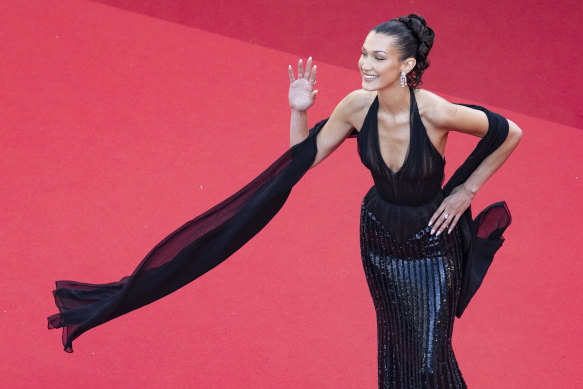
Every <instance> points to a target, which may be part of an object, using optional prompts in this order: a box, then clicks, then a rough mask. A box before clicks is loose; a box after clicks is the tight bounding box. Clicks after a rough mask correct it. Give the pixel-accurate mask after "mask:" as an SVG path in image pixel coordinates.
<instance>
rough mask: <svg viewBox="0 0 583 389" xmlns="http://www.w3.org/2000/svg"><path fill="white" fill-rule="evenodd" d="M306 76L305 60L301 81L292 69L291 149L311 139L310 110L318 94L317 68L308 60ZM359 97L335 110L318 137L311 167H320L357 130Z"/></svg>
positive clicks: (349, 98)
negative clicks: (355, 117)
mask: <svg viewBox="0 0 583 389" xmlns="http://www.w3.org/2000/svg"><path fill="white" fill-rule="evenodd" d="M306 65H307V66H306V70H305V72H304V69H303V65H302V60H301V59H300V61H299V64H298V78H297V79H295V77H294V73H293V70H292V67H291V65H290V66H289V77H290V90H289V104H290V108H291V120H290V146H293V145H295V144H297V143H300V142H302V141H303V140H304V139H306V137H307V136H308V113H307V111H308V109H309V108H310V107H311V106H312V105H313V104H314V100H315V98H316V94H317V93H318V91H317V90H313V87H314V84H315V83H316V66H314V67H312V58H311V57H310V58H308V63H307V64H306ZM354 98H355V93H354V92H353V93H350V94H349V95H348V96H346V97H345V98H344V99H342V101H340V103H338V105H337V106H336V108H335V109H334V111H333V112H332V114H331V115H330V118H329V119H328V121H327V122H326V124H325V125H324V127H323V128H322V130H320V132H319V133H318V136H317V138H316V145H317V148H318V153H317V154H316V158H315V160H314V163H313V164H312V166H311V167H314V166H316V165H317V164H318V163H320V162H321V161H323V160H324V159H325V158H326V157H327V156H328V155H330V154H331V153H332V152H333V151H334V150H336V149H337V148H338V146H340V144H342V142H343V141H344V139H346V137H347V136H348V135H349V134H350V132H351V131H352V129H353V128H354V126H353V125H352V124H351V120H350V116H351V112H352V111H354V108H355V104H353V100H354Z"/></svg>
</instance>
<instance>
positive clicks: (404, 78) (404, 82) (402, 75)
mask: <svg viewBox="0 0 583 389" xmlns="http://www.w3.org/2000/svg"><path fill="white" fill-rule="evenodd" d="M400 81H401V86H402V87H403V88H404V87H405V86H406V85H407V74H405V72H401V79H400Z"/></svg>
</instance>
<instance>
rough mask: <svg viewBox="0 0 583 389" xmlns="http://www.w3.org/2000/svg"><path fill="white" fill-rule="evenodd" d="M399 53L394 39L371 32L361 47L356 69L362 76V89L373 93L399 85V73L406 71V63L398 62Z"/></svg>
mask: <svg viewBox="0 0 583 389" xmlns="http://www.w3.org/2000/svg"><path fill="white" fill-rule="evenodd" d="M399 56H400V53H399V52H398V51H397V49H396V48H395V45H394V38H393V37H392V36H388V35H385V34H377V33H376V32H374V31H371V32H370V33H369V34H368V35H367V37H366V39H365V40H364V44H363V45H362V54H361V55H360V59H359V60H358V68H359V69H360V74H361V76H362V89H364V90H368V91H373V90H379V89H383V88H386V87H388V86H392V85H395V84H396V85H399V86H400V83H399V78H400V77H401V71H403V70H405V71H407V69H406V68H407V63H406V60H405V61H399Z"/></svg>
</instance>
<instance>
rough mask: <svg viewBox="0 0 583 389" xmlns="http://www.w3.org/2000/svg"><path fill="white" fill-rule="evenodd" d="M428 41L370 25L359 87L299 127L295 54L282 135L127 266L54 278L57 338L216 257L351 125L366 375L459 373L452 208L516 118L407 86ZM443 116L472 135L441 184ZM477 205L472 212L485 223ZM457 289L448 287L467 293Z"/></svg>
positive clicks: (403, 27)
mask: <svg viewBox="0 0 583 389" xmlns="http://www.w3.org/2000/svg"><path fill="white" fill-rule="evenodd" d="M432 43H433V32H432V31H431V29H429V28H428V27H427V26H426V25H425V21H424V20H423V18H421V17H419V16H416V15H410V17H408V18H399V20H393V21H390V22H387V23H384V24H381V25H380V26H377V27H376V28H375V29H374V30H373V31H372V32H371V33H370V34H369V35H368V36H367V38H366V40H365V42H364V45H363V51H362V57H361V59H360V61H359V67H360V69H361V73H362V77H363V81H362V82H363V89H362V90H358V91H355V92H352V93H351V94H349V95H348V96H347V97H346V98H345V99H343V100H342V101H341V102H340V103H339V104H338V106H337V107H336V109H335V110H334V112H333V113H332V116H331V117H330V119H329V120H323V121H321V122H319V123H318V124H316V126H314V128H312V130H310V131H309V132H308V131H307V116H306V110H307V109H308V108H309V107H310V106H311V105H312V104H313V102H314V98H315V95H316V91H314V90H313V85H314V83H315V81H316V68H315V66H314V67H312V66H311V60H309V61H308V64H307V65H308V66H307V69H306V72H305V73H304V72H303V67H302V66H301V64H300V70H299V74H298V79H297V80H295V79H294V77H293V73H292V72H291V70H290V78H291V81H292V82H291V86H290V96H289V97H290V104H291V107H292V119H291V143H292V147H291V148H290V149H289V150H287V151H286V152H285V153H284V154H283V155H282V156H281V157H280V158H278V160H276V161H275V162H274V163H273V164H272V165H271V166H270V167H269V168H267V169H266V170H265V171H264V172H263V173H261V174H260V175H259V176H258V177H257V178H255V179H254V180H253V181H252V182H250V183H249V184H248V185H246V186H245V187H244V188H242V189H241V190H239V191H238V192H237V193H235V194H234V195H232V196H231V197H229V198H228V199H226V200H224V201H223V202H221V203H219V204H217V205H216V206H215V207H213V208H212V209H210V210H208V211H207V212H205V213H203V214H202V215H200V216H198V217H196V218H195V219H193V220H191V221H189V222H187V223H186V224H184V225H183V226H181V227H180V228H178V229H177V230H176V231H174V232H172V233H171V234H170V235H168V236H167V237H166V238H165V239H163V240H162V241H161V242H160V243H159V244H158V245H156V246H155V247H154V248H153V249H152V250H151V251H150V252H149V253H148V255H146V257H145V258H144V259H143V260H142V261H141V262H140V264H139V265H138V266H137V267H136V269H135V270H134V272H133V273H132V274H131V275H130V276H128V277H123V278H122V279H121V280H119V281H115V282H111V283H107V284H88V283H82V282H76V281H57V283H56V284H57V288H56V289H55V291H54V292H53V294H54V298H55V303H56V305H57V307H58V308H59V313H57V314H55V315H52V316H50V317H49V318H48V326H49V328H63V333H62V341H63V345H64V347H65V351H67V352H72V351H73V350H72V342H73V340H75V339H76V338H77V337H79V336H80V335H81V334H83V333H84V332H86V331H88V330H89V329H91V328H94V327H96V326H98V325H101V324H103V323H105V322H107V321H109V320H112V319H114V318H116V317H118V316H120V315H123V314H125V313H127V312H130V311H132V310H134V309H137V308H140V307H142V306H144V305H146V304H149V303H151V302H153V301H156V300H158V299H160V298H162V297H164V296H166V295H168V294H170V293H172V292H174V291H175V290H177V289H179V288H181V287H182V286H184V285H186V284H188V283H189V282H191V281H193V280H194V279H196V278H198V277H199V276H201V275H202V274H204V273H206V272H208V271H209V270H211V269H212V268H214V267H215V266H217V265H218V264H220V263H221V262H222V261H224V260H225V259H226V258H228V257H229V256H230V255H231V254H233V253H234V252H235V251H236V250H238V249H239V248H240V247H241V246H243V245H244V244H245V243H246V242H247V241H248V240H249V239H251V238H252V237H253V236H255V235H256V234H257V233H258V232H259V231H260V230H261V229H262V228H263V227H264V226H265V225H266V224H267V223H268V222H269V221H270V220H271V218H273V216H274V215H275V214H276V213H277V212H278V211H279V209H281V207H282V206H283V204H284V203H285V201H286V199H287V196H288V195H289V193H290V191H291V189H292V187H293V186H294V185H295V184H296V183H297V182H298V181H299V180H300V179H301V177H302V176H303V174H305V172H306V171H307V170H308V169H309V168H310V167H313V166H315V165H317V164H318V163H319V162H320V161H322V160H323V159H324V158H325V157H326V156H328V155H329V154H330V153H331V152H332V151H333V150H334V149H335V148H336V147H338V145H339V144H340V143H341V142H342V141H343V140H344V139H345V138H346V137H347V136H349V135H350V134H351V131H352V129H353V128H356V129H360V130H359V132H358V145H359V153H360V155H361V158H362V161H363V163H364V164H365V165H366V166H367V167H369V169H370V170H371V172H372V174H373V178H374V180H375V184H376V185H375V187H373V188H372V189H371V191H370V192H369V193H368V194H367V195H366V197H365V199H364V202H363V204H362V223H361V226H362V229H361V247H362V258H363V263H364V269H365V273H366V276H367V280H368V283H369V286H370V290H371V293H372V296H373V301H374V304H375V307H376V310H377V313H378V329H379V331H378V334H379V386H381V387H398V388H411V387H444V386H454V387H464V386H465V384H464V381H463V379H462V377H461V374H460V372H459V369H458V367H457V364H456V361H455V357H454V355H453V351H452V350H451V330H452V325H453V319H454V314H456V315H458V316H459V315H460V314H461V311H462V310H463V307H464V305H463V304H461V307H462V308H461V310H460V301H461V299H460V288H462V287H461V286H460V284H461V279H462V275H461V272H462V266H461V261H462V254H463V253H465V248H464V249H463V248H462V243H461V235H462V232H461V231H460V230H462V229H461V228H460V227H459V226H460V225H464V224H463V223H461V224H458V222H459V221H462V222H465V223H466V225H467V221H466V220H465V219H464V218H463V217H462V215H466V216H467V215H468V211H466V209H468V207H469V204H470V202H471V200H472V198H473V196H474V195H475V193H476V191H477V190H478V189H479V188H480V186H481V185H482V184H483V183H484V182H485V181H486V179H487V178H488V177H489V176H490V175H492V174H493V173H494V171H495V170H496V169H497V168H498V167H499V166H500V165H501V164H502V163H503V162H504V160H505V159H506V158H507V157H508V155H509V154H510V152H511V151H512V150H513V149H514V147H516V144H517V143H518V140H519V138H520V130H519V129H518V127H516V125H514V124H513V123H512V122H510V126H509V128H508V124H507V123H508V122H506V120H505V119H503V118H501V117H499V116H498V115H496V114H493V113H491V112H489V111H487V110H485V109H483V108H479V107H475V108H479V110H476V109H471V108H467V107H463V106H458V105H453V104H450V103H448V102H447V101H445V100H443V99H441V98H439V97H437V96H435V95H433V94H431V93H430V92H427V91H423V90H420V89H418V88H417V87H418V86H419V85H420V82H421V76H422V75H423V71H424V70H425V68H427V65H428V62H427V54H428V52H429V50H430V48H431V46H432ZM407 85H409V86H410V87H407ZM484 113H485V114H484ZM497 129H502V131H501V132H500V131H496V130H497ZM450 130H456V131H462V132H466V133H470V134H473V135H477V136H484V135H486V136H484V139H482V141H480V143H479V144H478V147H477V148H476V150H475V151H474V152H473V153H472V155H470V157H469V158H468V160H467V161H466V162H464V164H463V165H462V167H461V168H460V169H458V171H456V173H455V174H454V177H453V178H452V179H451V180H450V181H449V182H448V184H447V185H446V186H445V187H444V190H443V191H442V189H441V183H442V180H443V165H444V160H443V157H442V155H443V151H444V149H445V143H446V140H447V133H448V131H450ZM501 133H502V134H503V136H500V134H501ZM506 133H507V134H508V136H506ZM496 134H498V135H496ZM486 141H487V142H486ZM456 182H459V183H460V184H458V185H455V188H454V187H453V184H454V183H456ZM448 185H449V186H450V187H451V188H449V187H448ZM444 193H446V194H447V196H444ZM487 215H488V217H487V218H486V219H487V220H488V223H484V224H487V225H488V226H495V225H496V223H493V222H492V221H493V220H492V218H491V217H490V215H491V213H488V214H487ZM494 219H495V218H494ZM494 221H495V220H494ZM472 232H473V234H474V235H478V236H480V234H481V231H480V230H478V231H472ZM464 242H467V239H466V240H464ZM464 255H465V254H464ZM469 257H471V256H469ZM466 268H467V266H466ZM463 279H464V280H465V279H466V277H465V273H464V277H463ZM464 285H465V284H464ZM463 290H464V289H463V288H462V294H461V296H470V297H471V293H465V294H464V293H463ZM458 300H460V301H458ZM466 303H467V301H466Z"/></svg>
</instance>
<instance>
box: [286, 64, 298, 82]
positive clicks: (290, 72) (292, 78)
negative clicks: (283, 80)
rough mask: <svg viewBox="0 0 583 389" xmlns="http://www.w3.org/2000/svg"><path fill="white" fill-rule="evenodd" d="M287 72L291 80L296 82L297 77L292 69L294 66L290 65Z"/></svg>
mask: <svg viewBox="0 0 583 389" xmlns="http://www.w3.org/2000/svg"><path fill="white" fill-rule="evenodd" d="M287 73H288V74H289V82H290V83H291V82H294V81H295V80H296V78H295V77H294V70H293V69H292V66H291V65H289V67H288V68H287Z"/></svg>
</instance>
